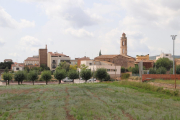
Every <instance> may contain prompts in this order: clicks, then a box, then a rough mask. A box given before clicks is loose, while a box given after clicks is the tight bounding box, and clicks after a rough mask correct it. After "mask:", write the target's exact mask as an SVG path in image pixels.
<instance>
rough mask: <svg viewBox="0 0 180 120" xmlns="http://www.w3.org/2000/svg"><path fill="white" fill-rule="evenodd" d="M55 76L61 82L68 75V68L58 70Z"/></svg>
mask: <svg viewBox="0 0 180 120" xmlns="http://www.w3.org/2000/svg"><path fill="white" fill-rule="evenodd" d="M54 77H55V78H56V79H57V80H59V84H60V83H61V80H62V79H64V78H65V77H66V70H64V69H61V70H56V71H55V72H54Z"/></svg>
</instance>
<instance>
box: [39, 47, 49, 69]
mask: <svg viewBox="0 0 180 120" xmlns="http://www.w3.org/2000/svg"><path fill="white" fill-rule="evenodd" d="M41 65H45V66H47V45H46V48H45V49H39V66H41Z"/></svg>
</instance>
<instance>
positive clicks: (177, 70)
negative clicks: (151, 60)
mask: <svg viewBox="0 0 180 120" xmlns="http://www.w3.org/2000/svg"><path fill="white" fill-rule="evenodd" d="M170 74H173V68H171V69H170ZM176 74H180V65H177V66H176Z"/></svg>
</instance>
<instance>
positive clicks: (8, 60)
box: [4, 59, 13, 62]
mask: <svg viewBox="0 0 180 120" xmlns="http://www.w3.org/2000/svg"><path fill="white" fill-rule="evenodd" d="M4 62H13V61H12V59H5V60H4Z"/></svg>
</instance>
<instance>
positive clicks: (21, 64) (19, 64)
mask: <svg viewBox="0 0 180 120" xmlns="http://www.w3.org/2000/svg"><path fill="white" fill-rule="evenodd" d="M17 65H18V66H20V67H24V63H15V64H12V65H11V67H14V66H17Z"/></svg>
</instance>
